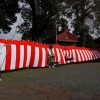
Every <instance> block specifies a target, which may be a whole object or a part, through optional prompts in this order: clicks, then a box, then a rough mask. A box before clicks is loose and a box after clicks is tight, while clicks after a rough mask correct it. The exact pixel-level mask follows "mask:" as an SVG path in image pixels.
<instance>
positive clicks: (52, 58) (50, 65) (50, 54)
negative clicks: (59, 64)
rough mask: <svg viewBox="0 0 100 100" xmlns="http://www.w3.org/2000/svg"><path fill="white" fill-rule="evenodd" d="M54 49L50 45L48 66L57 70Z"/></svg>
mask: <svg viewBox="0 0 100 100" xmlns="http://www.w3.org/2000/svg"><path fill="white" fill-rule="evenodd" d="M52 48H53V46H52V45H50V47H49V52H48V65H49V68H51V67H53V68H55V66H54V61H55V56H54V53H53V50H52Z"/></svg>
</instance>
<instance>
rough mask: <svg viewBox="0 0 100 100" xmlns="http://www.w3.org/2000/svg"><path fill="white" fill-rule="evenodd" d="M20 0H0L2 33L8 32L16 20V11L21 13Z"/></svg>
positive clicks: (0, 27)
mask: <svg viewBox="0 0 100 100" xmlns="http://www.w3.org/2000/svg"><path fill="white" fill-rule="evenodd" d="M19 12H20V9H19V4H18V0H0V33H1V32H3V33H8V32H9V31H10V30H11V26H10V25H13V23H14V22H16V20H17V17H16V15H15V14H16V13H19Z"/></svg>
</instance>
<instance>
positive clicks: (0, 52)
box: [0, 43, 10, 81]
mask: <svg viewBox="0 0 100 100" xmlns="http://www.w3.org/2000/svg"><path fill="white" fill-rule="evenodd" d="M4 46H10V44H2V43H0V55H2V54H3V52H2V48H3V47H4ZM1 68H2V65H0V81H2V79H1Z"/></svg>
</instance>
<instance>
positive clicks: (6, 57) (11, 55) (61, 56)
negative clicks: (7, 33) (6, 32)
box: [0, 39, 100, 71]
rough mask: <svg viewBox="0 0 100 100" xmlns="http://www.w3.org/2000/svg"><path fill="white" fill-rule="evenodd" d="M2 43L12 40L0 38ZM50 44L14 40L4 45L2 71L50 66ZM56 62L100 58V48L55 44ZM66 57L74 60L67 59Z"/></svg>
mask: <svg viewBox="0 0 100 100" xmlns="http://www.w3.org/2000/svg"><path fill="white" fill-rule="evenodd" d="M0 43H1V44H10V43H11V40H4V39H0ZM48 49H49V45H48V44H41V43H37V42H31V41H18V40H13V41H12V44H11V46H6V47H5V46H4V47H3V48H2V54H1V55H0V65H1V66H2V68H1V71H9V70H15V69H22V68H27V67H30V68H33V67H38V68H39V67H41V68H42V67H48ZM53 52H54V55H55V62H59V64H67V63H73V62H84V61H90V60H95V59H100V49H95V48H92V49H90V48H83V47H71V46H68V47H63V46H60V45H53ZM66 57H69V58H72V60H65V58H66Z"/></svg>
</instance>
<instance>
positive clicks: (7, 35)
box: [0, 14, 23, 40]
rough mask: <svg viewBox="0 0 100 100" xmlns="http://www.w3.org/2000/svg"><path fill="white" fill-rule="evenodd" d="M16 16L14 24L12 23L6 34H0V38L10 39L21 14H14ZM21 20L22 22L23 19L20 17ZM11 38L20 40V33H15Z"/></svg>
mask: <svg viewBox="0 0 100 100" xmlns="http://www.w3.org/2000/svg"><path fill="white" fill-rule="evenodd" d="M16 16H17V21H16V22H15V23H14V25H12V26H11V27H12V30H11V31H10V32H9V33H8V34H3V33H1V34H0V39H12V37H13V35H14V33H15V30H16V26H17V25H18V23H19V21H20V18H21V14H16ZM21 22H23V19H21ZM13 40H21V34H18V33H15V35H14V38H13Z"/></svg>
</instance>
